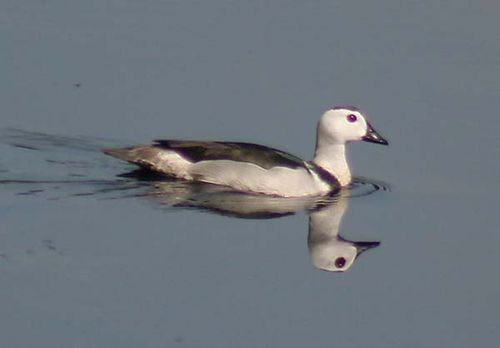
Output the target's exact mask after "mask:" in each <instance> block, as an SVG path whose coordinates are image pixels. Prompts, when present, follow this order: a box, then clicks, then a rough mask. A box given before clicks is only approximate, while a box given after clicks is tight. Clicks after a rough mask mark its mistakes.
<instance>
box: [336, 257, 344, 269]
mask: <svg viewBox="0 0 500 348" xmlns="http://www.w3.org/2000/svg"><path fill="white" fill-rule="evenodd" d="M344 266H345V258H343V257H339V258H337V259H336V260H335V267H337V268H342V267H344Z"/></svg>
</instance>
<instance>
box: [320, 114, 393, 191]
mask: <svg viewBox="0 0 500 348" xmlns="http://www.w3.org/2000/svg"><path fill="white" fill-rule="evenodd" d="M359 140H363V141H368V142H372V143H376V144H382V145H388V142H387V140H385V139H384V138H383V137H382V136H381V135H380V134H378V133H377V132H376V131H375V130H374V129H373V127H372V126H371V125H370V123H369V122H368V121H367V120H366V118H365V116H364V115H363V114H362V113H361V112H360V111H359V110H358V109H357V108H354V107H351V106H337V107H334V108H332V109H330V110H328V111H326V112H325V113H324V114H323V116H321V119H320V120H319V123H318V134H317V138H316V151H315V154H314V159H313V162H314V163H316V164H317V165H319V166H320V167H322V168H323V169H325V170H327V171H328V172H330V173H331V174H333V175H334V176H335V178H337V180H338V181H339V183H340V185H342V186H347V185H349V183H350V182H351V179H352V176H351V171H350V169H349V165H348V163H347V159H346V154H345V144H346V143H348V142H350V141H359Z"/></svg>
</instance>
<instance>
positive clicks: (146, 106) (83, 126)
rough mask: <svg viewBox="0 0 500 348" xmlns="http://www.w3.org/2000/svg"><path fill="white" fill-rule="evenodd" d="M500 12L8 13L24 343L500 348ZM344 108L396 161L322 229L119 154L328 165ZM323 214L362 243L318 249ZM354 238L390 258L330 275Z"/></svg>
mask: <svg viewBox="0 0 500 348" xmlns="http://www.w3.org/2000/svg"><path fill="white" fill-rule="evenodd" d="M499 7H500V6H499V5H497V4H496V3H493V2H491V3H489V2H475V3H472V2H466V1H453V2H451V1H450V2H439V3H434V2H426V1H423V2H415V3H407V4H400V3H392V2H390V1H383V2H377V3H376V4H375V3H374V4H362V5H361V4H356V3H352V2H350V3H347V2H339V3H332V2H316V3H301V4H290V3H285V2H283V3H282V2H274V3H273V4H264V3H262V4H257V3H245V4H241V3H224V2H210V3H208V2H207V3H206V4H205V3H194V2H189V3H188V2H157V1H152V0H151V1H145V2H144V1H143V2H141V3H137V2H127V1H121V2H112V1H109V2H92V1H90V2H82V3H70V2H68V3H56V2H55V1H46V2H43V3H39V2H31V1H6V2H4V4H3V9H2V14H1V15H0V23H1V26H2V30H1V34H0V37H1V39H2V42H3V44H4V54H3V55H2V57H1V58H0V59H1V65H0V66H2V77H3V78H2V80H1V82H0V95H1V100H2V110H3V111H2V116H1V118H0V119H1V123H2V125H1V127H2V131H1V135H0V136H1V141H0V153H1V154H2V155H1V157H0V220H1V225H0V278H1V281H2V286H1V287H0V305H1V308H2V313H3V316H1V318H0V346H2V347H3V346H6V347H27V346H34V345H37V346H51V347H52V346H77V347H114V346H121V347H139V346H141V347H144V346H145V347H165V346H166V347H170V346H180V347H182V346H186V347H207V346H209V347H234V346H238V347H256V346H257V347H261V346H269V347H281V346H288V347H302V346H311V345H313V346H315V347H330V346H332V345H336V346H344V347H359V346H375V347H401V346H405V347H470V346H486V345H495V344H497V342H498V341H499V339H500V334H499V332H500V327H499V324H498V320H497V318H498V314H497V312H498V308H499V305H500V301H499V299H498V294H499V293H500V282H499V281H498V277H497V276H496V275H497V271H496V265H498V263H499V261H500V260H499V258H500V257H499V256H498V252H497V251H496V246H497V245H498V243H499V242H500V237H499V234H498V228H497V226H498V223H499V219H498V217H497V215H498V214H496V210H497V207H498V206H499V203H500V199H499V189H498V188H499V187H500V186H499V181H500V180H499V177H498V174H497V173H498V172H499V170H500V165H499V162H498V161H497V160H496V159H497V158H499V149H500V146H499V143H500V140H499V138H498V129H499V126H500V124H499V121H498V120H499V118H498V117H497V115H496V113H497V112H496V108H495V105H496V101H497V99H498V96H499V95H500V87H499V85H498V81H499V78H500V73H499V72H500V69H499V68H500V60H499V58H498V57H500V44H499V43H498V40H497V36H498V32H499V30H500V25H499V24H498V20H497V18H496V17H497V13H498V10H499ZM335 104H354V105H358V106H359V107H361V109H362V110H364V111H365V112H366V113H367V114H368V115H369V117H370V118H371V121H372V123H373V125H374V127H375V128H376V129H377V130H378V131H380V132H381V134H382V135H384V136H385V137H386V138H387V139H388V140H389V141H390V143H391V145H390V146H389V148H386V147H381V146H380V147H379V146H376V145H371V144H352V146H351V147H350V154H349V155H350V158H351V160H352V161H351V162H352V166H353V170H354V172H355V174H356V175H360V176H363V177H365V178H367V179H363V180H361V182H360V183H357V184H356V186H355V187H353V189H352V192H350V193H349V194H347V195H340V196H338V197H333V198H332V199H331V201H328V202H322V204H320V205H321V208H322V209H319V210H318V209H312V213H308V212H309V211H310V210H311V208H314V207H311V204H309V203H311V202H293V204H292V203H291V202H288V203H287V204H288V206H287V205H286V204H285V203H282V202H278V203H276V202H270V203H269V202H267V203H269V204H268V205H270V206H272V207H274V208H276V209H277V208H280V209H281V210H280V211H279V212H278V213H276V212H275V214H274V215H273V217H274V218H269V219H242V218H235V217H228V216H226V215H235V212H234V211H230V212H228V211H227V210H228V209H229V208H234V206H235V205H236V204H233V203H234V202H239V203H238V206H239V205H243V203H241V197H238V196H236V197H235V196H231V195H229V196H228V195H227V193H220V192H217V190H215V191H213V190H212V191H211V190H210V189H209V190H208V192H207V190H206V189H197V190H194V191H193V190H192V188H187V187H186V186H184V185H181V184H179V183H166V184H164V185H162V184H161V183H158V182H157V181H154V180H149V179H148V180H146V178H137V177H130V176H120V175H121V174H124V173H127V172H129V171H130V170H132V168H131V167H129V166H128V165H126V164H123V163H121V162H119V161H116V160H115V159H112V158H109V157H106V156H104V155H102V154H101V153H100V152H99V149H100V148H101V147H105V146H106V147H109V146H119V145H126V144H136V143H141V142H148V141H150V140H152V139H156V138H193V139H219V140H235V141H250V142H257V143H262V144H265V145H269V146H273V147H276V148H280V149H283V150H285V151H288V152H290V153H293V154H296V155H298V156H301V157H304V158H310V157H311V153H312V150H313V146H314V129H315V123H316V121H317V119H318V118H319V116H320V114H321V113H322V111H323V110H324V109H326V108H327V107H329V106H332V105H335ZM385 183H387V184H385ZM388 188H390V189H388ZM165 190H169V192H172V191H173V192H175V194H174V195H164V194H160V193H162V192H164V191H165ZM372 191H374V192H372ZM207 195H209V196H210V197H207ZM350 196H353V197H350ZM214 197H215V198H216V202H217V203H218V204H219V205H218V206H217V207H216V208H217V209H215V210H216V212H215V211H214V209H213V208H214V207H213V205H210V204H212V203H213V198H214ZM166 198H168V199H167V201H165V199H166ZM171 198H177V200H174V201H172V200H171ZM209 203H210V204H209ZM246 203H248V202H246ZM299 203H300V204H299ZM220 204H222V205H223V207H224V209H225V210H224V211H222V213H223V215H220V214H218V213H221V209H220V208H221V207H220ZM261 205H263V203H262V201H259V204H257V208H260V206H261ZM312 205H313V206H314V202H313V204H312ZM248 206H249V207H250V208H251V209H250V208H248ZM247 208H248V209H250V210H248V209H247V210H246V212H247V213H248V211H250V212H252V209H253V210H255V208H256V204H254V203H253V202H250V204H247ZM328 209H331V210H330V211H328ZM344 209H345V211H344ZM233 210H234V209H233ZM217 212H218V213H217ZM240 213H241V212H239V213H238V214H239V215H241V214H240ZM259 213H260V212H259ZM315 213H316V214H317V215H316V221H318V218H319V221H323V220H321V218H322V217H325V218H326V220H327V221H326V222H325V224H332V225H331V226H338V228H339V233H340V236H341V237H342V238H343V239H340V238H337V237H336V235H335V233H333V232H332V234H331V235H329V236H323V235H321V231H322V230H321V228H320V229H319V231H320V237H321V238H314V236H313V237H311V235H309V236H308V234H309V233H310V226H314V225H315V224H314V221H313V222H312V223H311V224H310V222H309V219H311V221H312V220H313V218H314V216H313V214H315ZM321 213H323V214H324V216H322V214H321ZM238 214H236V215H238ZM278 215H285V216H282V217H278ZM310 215H311V216H310ZM247 217H248V216H247ZM253 217H255V216H253ZM261 217H262V216H261ZM269 217H270V216H269ZM329 218H330V219H332V220H328V219H329ZM337 222H338V224H337ZM320 226H322V224H320ZM316 230H317V229H316ZM328 231H335V228H332V229H328ZM308 237H309V238H308ZM318 240H319V241H326V242H329V243H331V244H328V243H325V244H321V243H318ZM342 241H344V242H346V243H347V244H349V243H354V242H380V245H378V246H376V245H375V244H373V248H371V249H370V250H368V251H366V252H363V253H362V254H361V256H359V258H355V260H354V262H353V263H352V264H351V263H350V262H349V260H350V259H349V257H348V255H347V254H342V257H344V255H345V257H344V259H345V261H344V263H345V265H347V266H348V270H347V271H346V272H328V271H324V270H322V269H319V268H321V267H318V266H320V264H319V263H318V260H324V258H319V257H318V258H315V257H316V256H318V255H320V256H322V255H325V254H323V253H317V251H318V250H320V251H322V250H327V251H328V250H329V252H328V253H326V255H334V256H336V257H334V258H332V259H327V261H328V260H329V261H328V262H329V263H328V265H330V266H331V265H335V261H336V260H337V259H338V258H339V254H336V253H335V252H338V251H339V250H340V249H335V248H336V247H338V246H339V243H340V242H342ZM347 244H342V245H344V246H346V245H347ZM332 245H333V249H328V246H332ZM342 245H340V246H342ZM323 246H326V247H325V248H322V247H323ZM332 250H334V252H332ZM350 250H352V249H350ZM349 255H354V254H352V253H351V254H349ZM332 260H333V262H331V261H332ZM338 264H342V262H340V261H338Z"/></svg>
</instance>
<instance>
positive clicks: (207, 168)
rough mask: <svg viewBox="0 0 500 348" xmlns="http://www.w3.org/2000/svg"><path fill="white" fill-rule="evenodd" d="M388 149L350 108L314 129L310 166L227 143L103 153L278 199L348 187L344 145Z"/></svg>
mask: <svg viewBox="0 0 500 348" xmlns="http://www.w3.org/2000/svg"><path fill="white" fill-rule="evenodd" d="M353 141H365V142H370V143H375V144H381V145H388V144H389V142H388V141H387V140H386V139H385V138H384V137H382V136H381V135H380V134H379V133H378V132H377V131H375V129H374V128H373V127H372V125H371V124H370V123H369V122H368V120H367V118H366V116H365V115H364V114H363V113H362V112H361V111H360V110H359V109H358V108H357V107H353V106H335V107H333V108H331V109H328V110H327V111H326V112H324V113H323V115H322V116H321V118H320V119H319V122H318V124H317V131H316V147H315V151H314V157H313V159H312V161H305V160H302V159H301V158H299V157H297V156H294V155H292V154H290V153H287V152H285V151H281V150H278V149H275V148H272V147H268V146H264V145H259V144H253V143H246V142H232V141H200V140H163V139H160V140H154V141H153V142H152V143H151V144H148V145H136V146H130V147H122V148H105V149H102V151H103V152H104V153H105V154H106V155H109V156H112V157H115V158H118V159H120V160H123V161H127V162H129V163H132V164H134V165H137V166H138V167H139V168H140V169H142V170H146V171H148V172H154V173H156V174H160V175H162V176H166V177H169V178H173V179H177V180H185V181H191V182H202V183H210V184H215V185H223V186H226V187H230V188H232V189H234V190H235V191H241V192H246V193H256V194H265V195H272V196H280V197H307V196H321V195H325V194H329V193H331V192H335V191H338V190H339V189H341V188H343V187H347V186H349V184H350V183H351V181H352V174H351V170H350V167H349V163H348V160H347V153H346V145H347V143H350V142H353Z"/></svg>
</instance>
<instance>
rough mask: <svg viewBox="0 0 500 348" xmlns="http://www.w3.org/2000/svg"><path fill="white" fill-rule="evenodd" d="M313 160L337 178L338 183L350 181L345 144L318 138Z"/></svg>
mask: <svg viewBox="0 0 500 348" xmlns="http://www.w3.org/2000/svg"><path fill="white" fill-rule="evenodd" d="M313 162H314V163H315V164H317V165H318V166H320V167H322V168H323V169H325V170H326V171H328V172H329V173H331V174H332V175H333V176H335V177H336V178H337V180H338V181H339V183H340V185H342V186H347V185H349V184H350V183H351V179H352V176H351V170H350V169H349V164H348V163H347V158H346V146H345V144H339V143H334V142H327V141H321V139H318V143H317V145H316V151H315V153H314V159H313Z"/></svg>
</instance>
